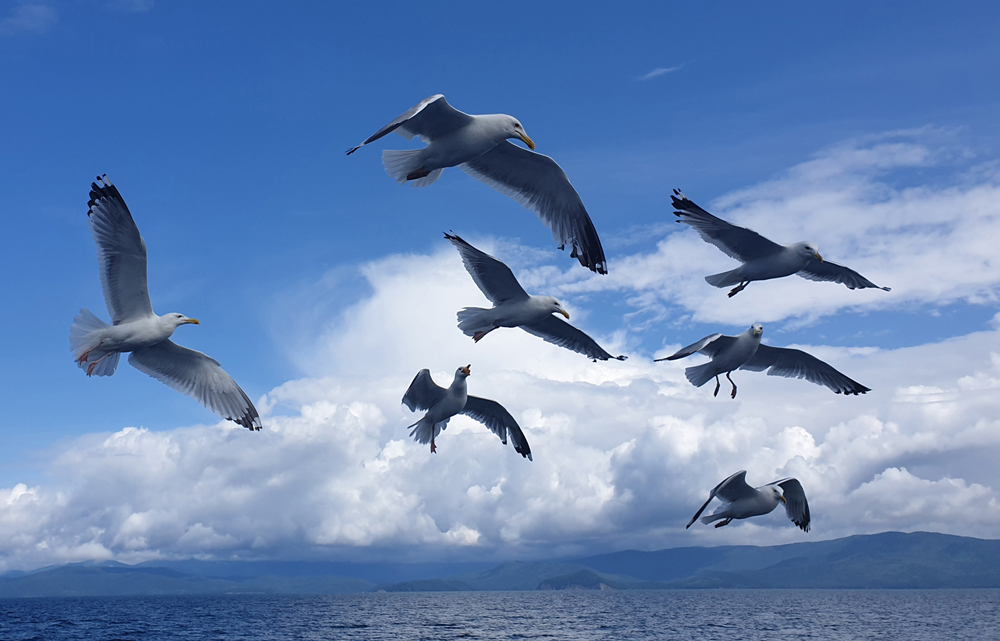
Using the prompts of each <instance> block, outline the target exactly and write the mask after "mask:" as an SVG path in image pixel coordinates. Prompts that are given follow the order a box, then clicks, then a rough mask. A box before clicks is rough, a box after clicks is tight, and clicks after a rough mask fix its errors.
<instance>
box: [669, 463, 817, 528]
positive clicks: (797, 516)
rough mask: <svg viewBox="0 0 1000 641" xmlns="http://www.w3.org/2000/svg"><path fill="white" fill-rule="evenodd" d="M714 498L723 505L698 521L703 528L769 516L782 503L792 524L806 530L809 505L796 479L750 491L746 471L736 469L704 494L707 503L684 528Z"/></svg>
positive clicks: (687, 526) (781, 481)
mask: <svg viewBox="0 0 1000 641" xmlns="http://www.w3.org/2000/svg"><path fill="white" fill-rule="evenodd" d="M716 497H718V499H719V500H720V501H722V502H723V505H722V506H720V507H719V509H717V510H716V511H715V512H713V513H712V514H710V515H708V516H706V517H704V518H703V519H702V520H701V522H702V523H705V524H706V525H707V524H709V523H711V522H713V521H719V523H716V524H715V527H722V526H723V525H729V523H730V521H732V520H733V519H745V518H748V517H751V516H760V515H762V514H770V513H771V512H772V511H773V510H774V508H776V507H778V503H784V504H785V513H786V514H788V518H789V519H791V520H792V523H794V524H795V525H797V526H799V527H800V528H802V531H803V532H808V531H809V503H808V502H807V501H806V493H805V490H803V489H802V484H801V483H799V482H798V480H797V479H794V478H787V479H781V480H780V481H775V482H774V483H768V484H767V485H765V486H764V487H758V488H757V489H754V488H752V487H750V486H749V485H747V471H746V470H740V471H739V472H737V473H736V474H733V475H732V476H730V477H729V478H727V479H726V480H725V481H723V482H722V483H719V484H718V485H716V486H715V488H714V489H712V493H711V494H709V495H708V500H707V501H705V504H704V505H702V506H701V507H700V508H698V511H697V512H696V513H695V515H694V516H692V517H691V520H690V521H688V524H687V525H686V526H684V529H687V528H689V527H691V525H692V524H693V523H694V522H695V521H696V520H698V517H699V516H701V513H702V512H704V511H705V508H706V507H708V504H709V503H711V502H712V499H714V498H716Z"/></svg>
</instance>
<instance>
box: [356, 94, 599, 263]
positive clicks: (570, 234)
mask: <svg viewBox="0 0 1000 641" xmlns="http://www.w3.org/2000/svg"><path fill="white" fill-rule="evenodd" d="M392 131H395V132H396V133H397V134H399V135H400V136H403V137H404V138H406V139H407V140H412V139H413V137H414V136H419V137H420V139H421V140H422V141H423V142H425V143H427V146H426V147H424V148H423V149H415V150H411V151H394V150H385V151H383V152H382V164H383V165H384V166H385V170H386V172H387V173H388V174H389V175H390V176H392V178H394V179H395V180H396V181H397V182H401V183H405V182H412V184H413V186H414V187H424V186H426V185H430V184H432V183H434V182H435V181H436V180H437V179H438V178H440V177H441V172H442V171H444V169H445V168H446V167H455V166H458V167H459V168H460V169H461V170H462V171H464V172H465V173H467V174H469V175H470V176H472V177H473V178H476V179H477V180H481V181H482V182H484V183H486V184H487V185H489V186H490V187H493V188H494V189H496V190H497V191H499V192H500V193H502V194H505V195H507V196H510V197H511V198H513V199H514V200H516V201H517V202H519V203H521V205H523V206H524V207H526V208H527V209H529V210H531V211H533V212H535V213H536V214H538V216H539V218H541V219H542V222H544V223H545V224H546V225H547V226H548V227H549V229H551V230H552V237H553V238H554V239H555V241H556V243H557V244H559V248H560V249H563V248H564V247H566V246H567V245H569V246H570V248H571V250H572V252H571V256H572V257H573V258H576V259H578V260H579V261H580V264H581V265H583V266H584V267H586V268H588V269H590V270H591V271H595V272H598V273H600V274H606V273H608V269H607V264H606V262H605V259H604V249H602V248H601V239H600V238H598V237H597V230H596V229H594V223H593V222H592V221H591V220H590V215H589V214H588V213H587V210H586V209H585V208H584V206H583V201H582V200H580V194H578V193H576V189H574V188H573V185H571V184H570V182H569V178H568V177H567V176H566V172H564V171H563V170H562V168H561V167H560V166H559V165H558V164H556V161H554V160H552V159H551V158H549V157H548V156H543V155H542V154H536V153H535V152H534V151H528V150H527V149H524V148H523V147H518V146H517V145H514V144H512V143H509V142H507V139H508V138H517V139H519V140H521V141H523V142H524V144H526V145H528V147H529V148H530V149H534V148H535V143H534V142H533V141H532V140H531V138H529V137H528V134H526V133H525V132H524V127H523V126H521V123H520V122H518V120H517V118H514V117H512V116H507V115H505V114H488V115H482V116H473V115H470V114H467V113H462V112H461V111H458V110H457V109H455V108H454V107H452V106H451V105H449V104H448V101H447V100H445V99H444V96H443V95H441V94H436V95H434V96H431V97H430V98H427V99H426V100H422V101H421V102H419V103H417V105H416V106H414V107H413V108H412V109H410V110H408V111H407V112H406V113H404V114H403V115H401V116H400V117H399V118H396V119H395V120H393V121H392V122H390V123H389V124H388V125H386V126H385V127H382V128H381V129H379V130H378V131H376V132H375V133H374V134H372V135H371V136H370V137H369V138H368V139H367V140H365V141H364V142H363V143H361V144H360V145H358V146H357V147H352V148H351V149H349V150H348V151H347V153H348V155H350V154H353V153H354V152H355V151H357V150H358V149H360V148H361V147H363V146H365V145H367V144H368V143H370V142H373V141H375V140H378V139H379V138H381V137H382V136H384V135H386V134H388V133H390V132H392Z"/></svg>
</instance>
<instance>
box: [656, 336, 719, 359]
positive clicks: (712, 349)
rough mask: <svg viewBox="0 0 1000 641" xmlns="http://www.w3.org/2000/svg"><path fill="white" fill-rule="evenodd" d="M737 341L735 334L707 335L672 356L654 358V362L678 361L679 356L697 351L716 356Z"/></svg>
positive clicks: (682, 356)
mask: <svg viewBox="0 0 1000 641" xmlns="http://www.w3.org/2000/svg"><path fill="white" fill-rule="evenodd" d="M735 342H736V337H735V336H723V335H722V334H712V335H711V336H706V337H705V338H703V339H701V340H700V341H698V342H697V343H691V344H690V345H688V346H687V347H682V348H680V349H679V350H677V351H676V352H675V353H673V354H671V355H670V356H666V357H664V358H656V359H653V362H659V361H676V360H677V359H678V358H684V357H685V356H690V355H691V354H694V353H695V352H700V353H702V354H705V355H706V356H712V357H714V356H715V355H716V354H718V353H719V352H721V351H723V350H725V349H726V348H728V347H729V346H730V345H732V344H733V343H735Z"/></svg>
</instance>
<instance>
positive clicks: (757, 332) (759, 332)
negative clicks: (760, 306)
mask: <svg viewBox="0 0 1000 641" xmlns="http://www.w3.org/2000/svg"><path fill="white" fill-rule="evenodd" d="M750 334H752V335H753V337H754V338H760V337H761V336H763V335H764V326H763V325H761V324H760V323H754V324H753V325H751V326H750Z"/></svg>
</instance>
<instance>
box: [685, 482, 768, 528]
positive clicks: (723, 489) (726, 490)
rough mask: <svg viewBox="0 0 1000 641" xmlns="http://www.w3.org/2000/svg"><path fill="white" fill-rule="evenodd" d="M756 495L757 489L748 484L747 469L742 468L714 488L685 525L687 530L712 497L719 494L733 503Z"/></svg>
mask: <svg viewBox="0 0 1000 641" xmlns="http://www.w3.org/2000/svg"><path fill="white" fill-rule="evenodd" d="M756 495H757V490H755V489H753V488H752V487H750V486H749V485H747V471H746V470H740V471H739V472H737V473H736V474H733V475H732V476H730V477H729V478H727V479H726V480H725V481H723V482H722V483H719V484H718V485H716V486H715V487H714V488H712V492H711V493H710V494H709V495H708V500H707V501H705V502H704V503H703V504H702V506H701V507H700V508H698V511H697V512H695V514H694V516H692V517H691V520H690V521H688V524H687V525H685V526H684V529H685V530H686V529H687V528H689V527H691V524H692V523H694V522H695V521H697V520H698V517H699V516H701V513H702V512H704V511H705V508H706V507H708V504H709V503H711V502H712V499H714V498H715V497H717V496H718V497H719V499H720V500H722V501H725V502H726V503H732V502H733V501H736V500H738V499H742V498H749V497H752V496H756Z"/></svg>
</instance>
